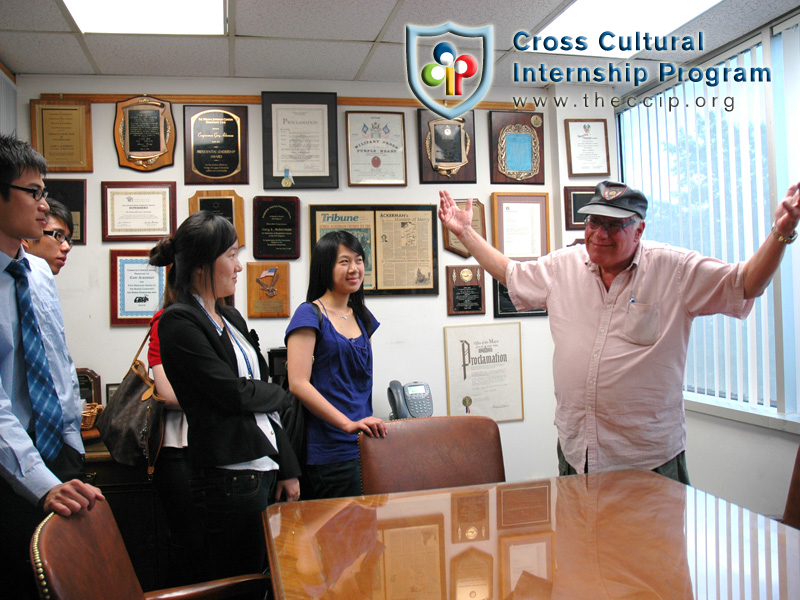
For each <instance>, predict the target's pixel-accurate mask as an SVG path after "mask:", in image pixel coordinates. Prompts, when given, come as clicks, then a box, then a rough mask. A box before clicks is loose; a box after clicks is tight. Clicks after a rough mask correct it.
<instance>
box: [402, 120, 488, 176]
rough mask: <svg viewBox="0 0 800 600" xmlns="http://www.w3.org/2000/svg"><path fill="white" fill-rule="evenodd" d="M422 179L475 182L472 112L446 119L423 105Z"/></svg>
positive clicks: (421, 123) (420, 130)
mask: <svg viewBox="0 0 800 600" xmlns="http://www.w3.org/2000/svg"><path fill="white" fill-rule="evenodd" d="M417 117H418V121H419V130H418V135H419V182H420V183H475V182H476V174H475V173H476V170H475V118H474V114H473V112H472V111H468V112H465V113H464V114H463V115H461V116H460V117H458V118H457V119H442V118H440V117H439V116H438V115H435V114H434V113H432V112H430V111H429V110H426V109H424V108H420V109H419V110H418V111H417Z"/></svg>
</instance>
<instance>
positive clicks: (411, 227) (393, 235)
mask: <svg viewBox="0 0 800 600" xmlns="http://www.w3.org/2000/svg"><path fill="white" fill-rule="evenodd" d="M309 212H310V220H311V236H310V240H311V248H312V249H313V247H314V244H316V243H317V240H318V239H319V238H321V237H322V236H323V235H325V234H326V233H328V232H330V231H336V230H339V229H344V230H346V231H349V232H350V233H352V234H353V235H354V236H355V237H357V238H358V239H359V241H360V242H361V245H362V246H363V247H364V252H365V254H366V260H365V264H364V292H365V293H366V294H369V295H405V294H429V295H438V294H439V276H438V268H439V267H438V264H439V258H438V253H437V249H438V243H439V236H438V228H437V225H436V221H437V219H436V206H435V205H433V204H423V205H365V206H360V205H359V206H353V205H345V206H342V205H312V206H310V207H309Z"/></svg>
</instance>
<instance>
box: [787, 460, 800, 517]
mask: <svg viewBox="0 0 800 600" xmlns="http://www.w3.org/2000/svg"><path fill="white" fill-rule="evenodd" d="M783 522H784V523H785V524H786V525H791V526H792V527H795V528H796V529H800V446H798V448H797V456H796V457H795V459H794V470H793V471H792V480H791V481H790V482H789V496H788V497H787V498H786V508H785V509H784V511H783Z"/></svg>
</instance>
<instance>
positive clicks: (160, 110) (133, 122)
mask: <svg viewBox="0 0 800 600" xmlns="http://www.w3.org/2000/svg"><path fill="white" fill-rule="evenodd" d="M175 135H176V133H175V120H174V119H173V118H172V103H171V102H168V101H167V100H160V99H158V98H155V97H153V96H135V97H133V98H129V99H128V100H123V101H122V102H117V114H116V117H115V119H114V144H115V146H116V147H117V157H118V159H119V166H120V167H127V168H129V169H134V170H135V171H155V170H156V169H160V168H162V167H168V166H170V165H171V164H172V163H173V162H174V152H175Z"/></svg>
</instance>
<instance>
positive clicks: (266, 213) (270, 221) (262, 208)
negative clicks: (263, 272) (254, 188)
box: [253, 196, 300, 259]
mask: <svg viewBox="0 0 800 600" xmlns="http://www.w3.org/2000/svg"><path fill="white" fill-rule="evenodd" d="M299 256H300V199H299V198H297V196H292V197H289V196H286V197H284V196H280V197H279V196H276V197H268V196H256V197H255V198H253V257H254V258H273V259H275V258H298V257H299Z"/></svg>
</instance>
